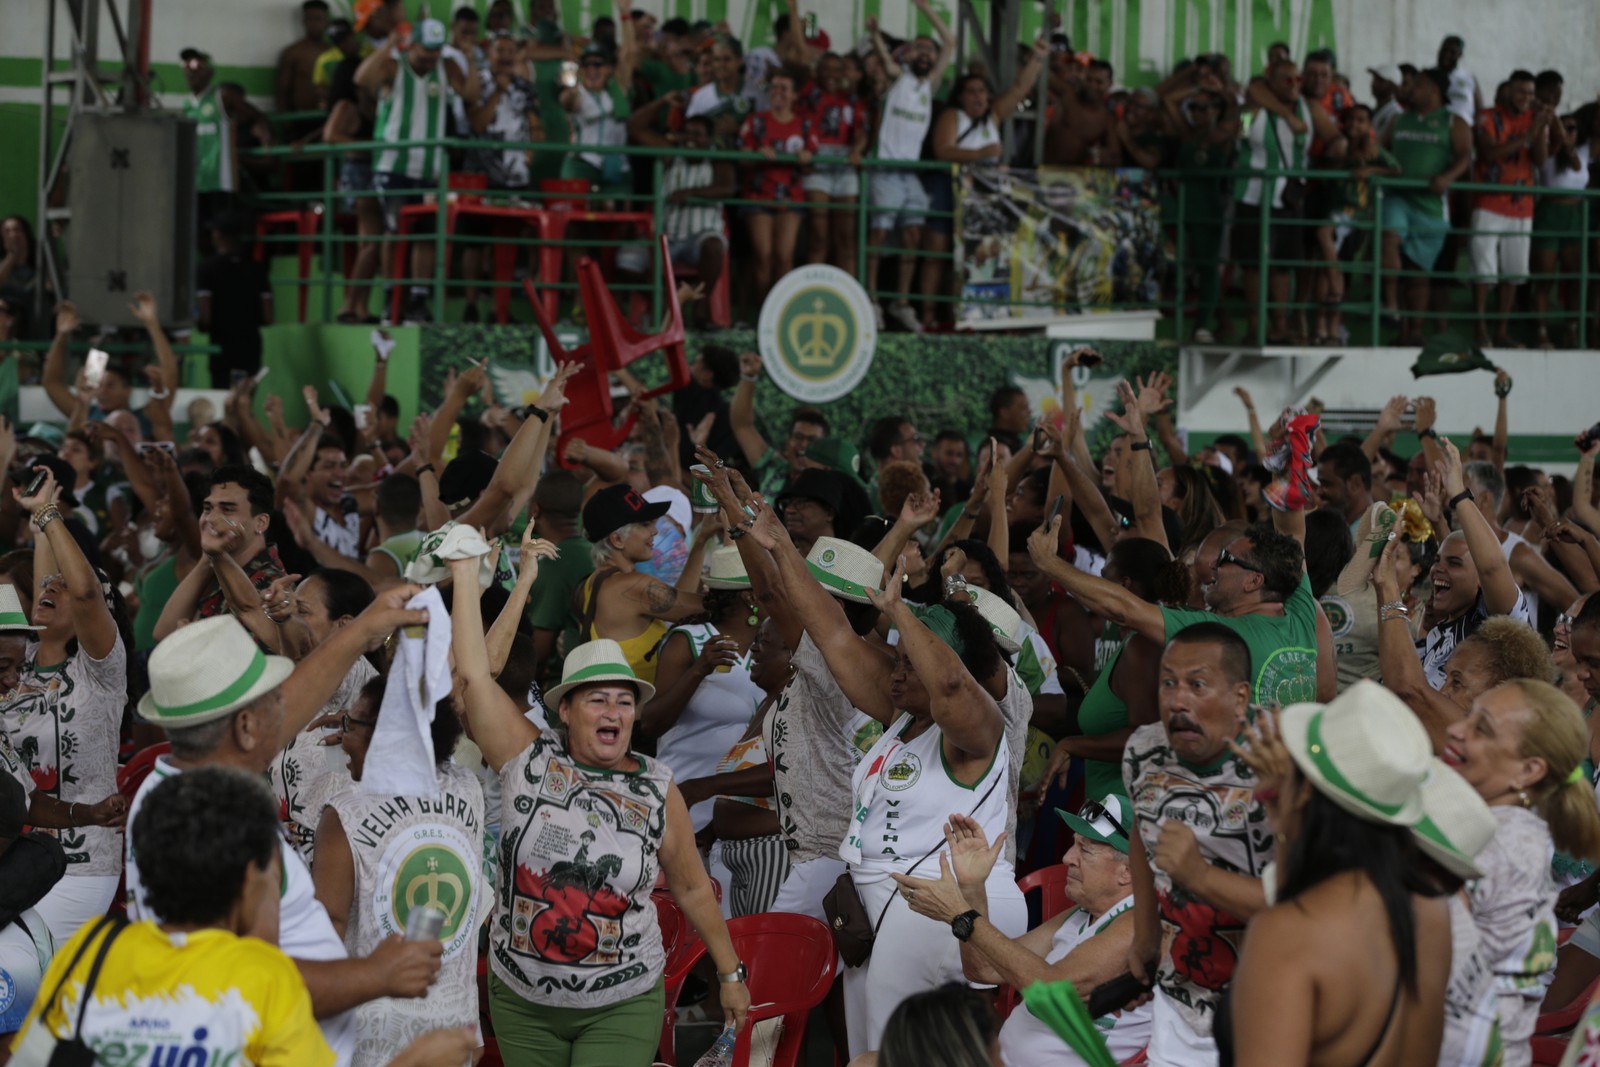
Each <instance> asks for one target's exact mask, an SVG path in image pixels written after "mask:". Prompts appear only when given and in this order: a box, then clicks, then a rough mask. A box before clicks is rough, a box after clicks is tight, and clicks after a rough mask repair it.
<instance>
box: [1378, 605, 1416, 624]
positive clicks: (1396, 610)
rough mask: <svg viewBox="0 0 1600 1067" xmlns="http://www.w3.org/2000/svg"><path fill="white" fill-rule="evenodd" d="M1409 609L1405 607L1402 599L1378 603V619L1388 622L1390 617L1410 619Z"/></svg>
mask: <svg viewBox="0 0 1600 1067" xmlns="http://www.w3.org/2000/svg"><path fill="white" fill-rule="evenodd" d="M1410 618H1411V609H1410V608H1407V607H1406V602H1405V601H1404V600H1391V601H1389V603H1387V604H1379V605H1378V621H1379V622H1388V621H1389V620H1390V619H1408V620H1409V619H1410Z"/></svg>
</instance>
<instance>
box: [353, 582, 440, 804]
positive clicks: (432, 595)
mask: <svg viewBox="0 0 1600 1067" xmlns="http://www.w3.org/2000/svg"><path fill="white" fill-rule="evenodd" d="M406 607H408V608H410V609H412V610H414V611H416V610H421V611H426V612H427V613H428V629H427V632H426V633H425V634H424V635H423V636H422V637H411V636H408V635H407V633H406V632H405V631H404V630H402V631H401V633H400V647H399V649H398V650H397V651H396V652H395V657H394V664H393V665H392V666H391V667H390V668H389V681H388V684H387V685H386V686H384V690H383V704H382V705H381V706H380V709H379V712H378V725H377V726H376V727H374V728H373V731H372V744H371V745H370V746H369V747H368V748H367V759H366V764H365V767H364V769H363V770H362V773H361V788H362V790H363V791H364V792H368V793H378V794H381V795H383V796H425V797H437V796H438V795H439V779H438V776H437V774H436V773H435V769H434V767H435V759H434V751H433V732H432V730H431V727H432V724H433V712H434V707H435V705H437V704H438V702H439V701H440V700H442V699H443V698H445V697H447V696H449V695H450V614H449V613H448V612H447V611H445V609H444V599H443V598H442V597H440V596H439V589H438V587H437V586H431V585H430V586H429V587H428V588H426V589H424V590H423V591H422V592H420V593H418V594H417V595H416V596H414V597H412V598H411V599H410V600H409V601H408V602H407V603H406Z"/></svg>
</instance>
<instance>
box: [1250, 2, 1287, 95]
mask: <svg viewBox="0 0 1600 1067" xmlns="http://www.w3.org/2000/svg"><path fill="white" fill-rule="evenodd" d="M1293 29H1294V15H1293V11H1292V9H1291V4H1290V3H1289V2H1288V0H1251V4H1250V56H1249V58H1250V59H1251V60H1253V61H1254V62H1252V63H1251V64H1250V65H1249V66H1248V67H1247V68H1246V69H1245V70H1242V71H1238V72H1237V73H1236V75H1235V76H1236V77H1237V78H1238V79H1239V80H1240V81H1243V80H1244V79H1245V77H1246V75H1248V74H1253V73H1255V68H1256V67H1257V66H1259V65H1260V63H1261V62H1262V61H1263V60H1265V58H1266V55H1267V49H1268V48H1270V47H1272V45H1273V43H1274V42H1277V41H1283V42H1285V43H1287V44H1288V46H1289V50H1290V51H1291V52H1292V51H1294V39H1293V36H1292V31H1293ZM1295 54H1296V55H1297V56H1298V55H1300V53H1298V52H1296V53H1295ZM1256 56H1260V57H1261V59H1259V60H1257V59H1256V58H1255V57H1256ZM1235 65H1237V63H1235Z"/></svg>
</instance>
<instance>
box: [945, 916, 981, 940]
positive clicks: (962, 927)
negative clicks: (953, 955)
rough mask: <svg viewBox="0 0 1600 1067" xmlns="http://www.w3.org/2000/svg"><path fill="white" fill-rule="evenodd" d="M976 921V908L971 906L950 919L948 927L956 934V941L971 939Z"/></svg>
mask: <svg viewBox="0 0 1600 1067" xmlns="http://www.w3.org/2000/svg"><path fill="white" fill-rule="evenodd" d="M977 922H978V909H977V908H972V909H971V910H969V911H964V912H962V913H961V914H960V915H957V916H956V917H955V918H954V919H951V920H950V929H951V931H952V932H953V933H954V934H955V935H956V940H957V941H970V940H972V931H973V929H974V928H975V926H976V925H977Z"/></svg>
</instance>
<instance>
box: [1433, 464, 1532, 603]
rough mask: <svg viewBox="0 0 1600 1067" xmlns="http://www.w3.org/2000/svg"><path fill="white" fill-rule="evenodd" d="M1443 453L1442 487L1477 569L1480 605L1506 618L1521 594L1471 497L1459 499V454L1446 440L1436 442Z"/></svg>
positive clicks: (1462, 483) (1496, 540)
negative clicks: (1481, 593) (1480, 591)
mask: <svg viewBox="0 0 1600 1067" xmlns="http://www.w3.org/2000/svg"><path fill="white" fill-rule="evenodd" d="M1439 448H1440V450H1441V451H1442V452H1443V453H1444V487H1445V493H1446V494H1447V495H1448V499H1449V500H1450V501H1451V503H1452V505H1453V506H1454V507H1455V521H1456V526H1457V528H1459V529H1460V530H1461V533H1462V535H1463V536H1465V537H1466V539H1467V551H1469V552H1471V553H1472V565H1473V566H1474V567H1476V568H1477V569H1478V584H1479V586H1480V587H1481V588H1482V590H1483V603H1484V606H1485V607H1487V608H1488V609H1489V614H1491V615H1505V614H1507V613H1508V612H1510V611H1511V609H1512V608H1514V607H1516V606H1517V597H1518V596H1520V595H1521V593H1520V591H1519V590H1518V589H1517V582H1516V579H1515V578H1514V577H1512V574H1511V566H1510V564H1508V563H1507V562H1506V557H1505V554H1504V553H1503V552H1501V550H1500V539H1499V538H1498V537H1496V536H1495V533H1494V528H1493V527H1491V526H1490V525H1489V520H1488V519H1486V518H1484V515H1483V512H1481V511H1479V510H1478V505H1477V504H1476V503H1474V502H1473V500H1472V499H1471V497H1467V498H1465V499H1460V500H1458V499H1457V498H1458V497H1460V496H1461V494H1462V493H1464V492H1466V483H1465V481H1464V480H1463V478H1462V476H1461V453H1460V452H1459V451H1458V450H1457V449H1456V446H1455V444H1454V442H1452V441H1451V440H1450V439H1449V438H1448V437H1441V438H1440V439H1439Z"/></svg>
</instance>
